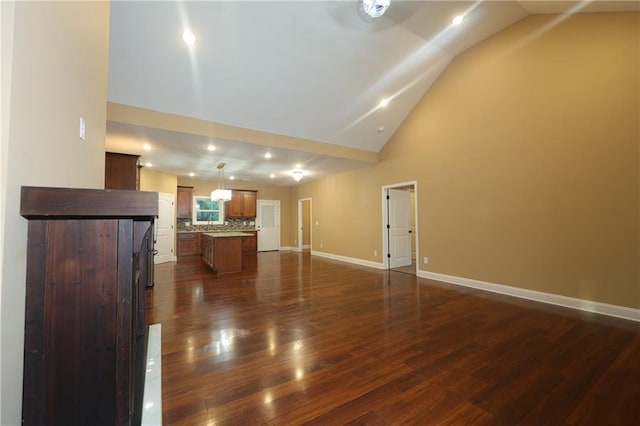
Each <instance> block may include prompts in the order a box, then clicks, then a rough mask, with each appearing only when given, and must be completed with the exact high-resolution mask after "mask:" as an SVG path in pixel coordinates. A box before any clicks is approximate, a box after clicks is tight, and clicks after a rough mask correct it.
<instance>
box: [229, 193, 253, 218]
mask: <svg viewBox="0 0 640 426" xmlns="http://www.w3.org/2000/svg"><path fill="white" fill-rule="evenodd" d="M257 198H258V193H257V191H249V190H235V189H234V190H233V191H232V192H231V200H230V201H227V203H226V205H225V213H226V216H227V217H228V218H255V217H256V201H257Z"/></svg>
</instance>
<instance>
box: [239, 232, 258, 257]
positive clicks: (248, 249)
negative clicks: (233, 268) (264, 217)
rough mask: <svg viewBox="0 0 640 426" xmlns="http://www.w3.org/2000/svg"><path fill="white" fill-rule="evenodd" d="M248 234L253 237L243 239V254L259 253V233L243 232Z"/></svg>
mask: <svg viewBox="0 0 640 426" xmlns="http://www.w3.org/2000/svg"><path fill="white" fill-rule="evenodd" d="M242 232H243V233H246V234H253V235H252V236H251V237H242V254H251V253H257V252H258V232H257V231H242Z"/></svg>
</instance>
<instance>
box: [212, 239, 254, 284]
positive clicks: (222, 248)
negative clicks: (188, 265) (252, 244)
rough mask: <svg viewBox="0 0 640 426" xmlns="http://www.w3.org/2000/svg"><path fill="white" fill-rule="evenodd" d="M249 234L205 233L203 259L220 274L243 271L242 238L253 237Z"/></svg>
mask: <svg viewBox="0 0 640 426" xmlns="http://www.w3.org/2000/svg"><path fill="white" fill-rule="evenodd" d="M252 236H253V234H251V233H247V232H204V233H203V234H202V258H203V259H204V261H205V263H206V264H207V265H209V267H210V268H211V269H213V271H214V272H217V273H219V274H223V273H228V272H239V271H241V270H242V238H243V237H252Z"/></svg>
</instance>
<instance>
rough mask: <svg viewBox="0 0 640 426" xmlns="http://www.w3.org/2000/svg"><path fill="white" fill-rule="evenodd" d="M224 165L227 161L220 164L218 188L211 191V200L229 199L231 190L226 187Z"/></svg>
mask: <svg viewBox="0 0 640 426" xmlns="http://www.w3.org/2000/svg"><path fill="white" fill-rule="evenodd" d="M224 166H225V163H220V164H218V188H216V189H214V190H213V191H211V201H229V200H230V199H231V190H230V189H224Z"/></svg>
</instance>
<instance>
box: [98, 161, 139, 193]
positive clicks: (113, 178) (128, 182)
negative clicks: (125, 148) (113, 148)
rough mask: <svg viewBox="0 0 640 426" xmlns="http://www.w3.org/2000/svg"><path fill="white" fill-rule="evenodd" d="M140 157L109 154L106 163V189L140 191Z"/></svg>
mask: <svg viewBox="0 0 640 426" xmlns="http://www.w3.org/2000/svg"><path fill="white" fill-rule="evenodd" d="M139 158H140V156H139V155H129V154H117V153H114V152H107V153H106V154H105V163H104V188H105V189H133V190H139V189H140V172H139V170H140V169H139V166H138V159H139Z"/></svg>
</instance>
